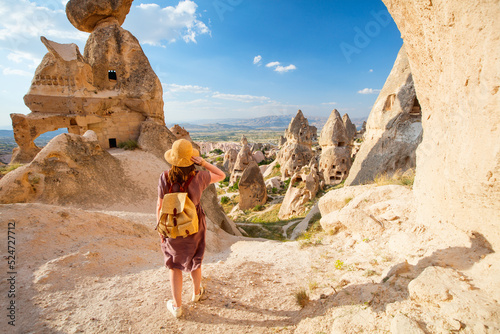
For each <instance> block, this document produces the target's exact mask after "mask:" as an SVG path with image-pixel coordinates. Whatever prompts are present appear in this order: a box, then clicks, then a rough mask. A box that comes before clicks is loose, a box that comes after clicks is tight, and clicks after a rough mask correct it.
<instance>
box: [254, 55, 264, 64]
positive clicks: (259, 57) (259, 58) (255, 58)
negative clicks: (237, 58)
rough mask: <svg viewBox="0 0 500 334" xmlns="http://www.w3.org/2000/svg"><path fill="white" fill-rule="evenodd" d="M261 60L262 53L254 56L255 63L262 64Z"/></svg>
mask: <svg viewBox="0 0 500 334" xmlns="http://www.w3.org/2000/svg"><path fill="white" fill-rule="evenodd" d="M261 60H262V56H261V55H258V56H255V57H254V58H253V63H254V64H255V65H257V64H258V65H260V62H261Z"/></svg>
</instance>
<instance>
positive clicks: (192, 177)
mask: <svg viewBox="0 0 500 334" xmlns="http://www.w3.org/2000/svg"><path fill="white" fill-rule="evenodd" d="M169 172H170V171H165V172H164V174H165V180H166V181H167V194H170V193H171V192H172V188H173V186H174V184H170V183H169V182H168V174H169ZM196 174H198V171H196V172H195V173H194V174H193V175H191V176H190V177H189V178H188V179H187V180H186V182H184V184H183V185H182V184H179V187H180V189H179V190H180V191H181V192H187V189H188V187H189V185H190V184H191V181H193V179H194V177H195V176H196Z"/></svg>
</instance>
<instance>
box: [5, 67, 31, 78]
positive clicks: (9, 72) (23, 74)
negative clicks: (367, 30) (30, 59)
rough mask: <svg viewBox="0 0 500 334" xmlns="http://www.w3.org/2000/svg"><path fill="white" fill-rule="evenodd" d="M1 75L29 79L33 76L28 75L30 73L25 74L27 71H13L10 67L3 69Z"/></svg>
mask: <svg viewBox="0 0 500 334" xmlns="http://www.w3.org/2000/svg"><path fill="white" fill-rule="evenodd" d="M2 73H3V74H4V75H20V76H24V77H31V76H33V73H30V72H27V71H23V70H17V69H13V68H10V67H6V68H4V69H3V71H2Z"/></svg>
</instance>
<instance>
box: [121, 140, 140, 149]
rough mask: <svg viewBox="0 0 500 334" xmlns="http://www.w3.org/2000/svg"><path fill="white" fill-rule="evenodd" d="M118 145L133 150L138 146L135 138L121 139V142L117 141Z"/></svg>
mask: <svg viewBox="0 0 500 334" xmlns="http://www.w3.org/2000/svg"><path fill="white" fill-rule="evenodd" d="M118 147H119V148H122V149H124V150H129V151H133V150H135V149H136V148H139V145H137V142H136V141H135V140H132V139H129V140H126V141H122V142H121V143H119V144H118Z"/></svg>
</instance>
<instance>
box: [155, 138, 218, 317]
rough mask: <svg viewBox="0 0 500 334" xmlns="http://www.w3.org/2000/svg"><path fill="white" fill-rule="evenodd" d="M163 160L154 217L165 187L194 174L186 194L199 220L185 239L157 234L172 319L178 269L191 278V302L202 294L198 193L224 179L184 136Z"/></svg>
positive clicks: (178, 310) (202, 226)
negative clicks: (164, 170) (164, 165)
mask: <svg viewBox="0 0 500 334" xmlns="http://www.w3.org/2000/svg"><path fill="white" fill-rule="evenodd" d="M165 160H167V162H168V163H169V164H171V165H172V168H171V169H170V170H169V171H168V173H162V175H161V176H160V181H159V184H158V204H157V207H156V220H157V221H158V220H159V218H160V210H161V206H162V203H163V197H164V195H165V194H166V193H168V189H169V188H168V186H167V183H168V184H169V185H173V187H172V190H173V191H174V192H175V191H179V189H180V185H183V186H184V183H185V182H186V181H187V180H188V179H189V177H190V176H192V175H194V177H193V178H192V180H191V182H190V183H189V184H188V188H187V193H188V196H189V198H190V199H191V201H193V203H194V205H196V212H197V214H198V219H199V231H198V233H196V234H193V235H189V236H187V237H185V238H182V237H177V238H175V239H172V238H164V237H162V236H161V235H160V237H161V239H162V240H161V249H162V251H163V255H164V257H165V266H167V267H168V268H169V272H170V286H171V289H172V296H173V300H169V301H168V302H167V309H168V310H169V311H170V313H172V315H173V316H174V317H176V318H178V317H180V316H181V315H182V271H185V272H188V273H190V274H191V279H192V281H193V297H192V301H193V302H197V301H198V300H200V298H201V296H202V295H203V292H204V289H203V287H202V286H201V262H202V260H203V254H204V253H205V233H206V223H205V213H204V212H203V209H202V208H201V205H200V199H201V194H202V192H203V190H205V188H206V187H208V186H209V185H210V184H212V183H215V182H219V181H222V180H224V178H225V177H226V175H225V174H224V172H223V171H221V170H220V169H219V168H217V167H215V166H213V165H211V164H209V163H208V162H206V161H205V160H203V158H201V157H200V156H199V152H198V150H196V149H193V146H192V145H191V143H190V142H189V141H187V140H185V139H179V140H177V141H175V142H174V144H173V145H172V149H171V150H168V151H167V152H165ZM194 164H196V165H198V166H201V167H205V169H206V170H203V171H198V172H197V171H196V169H195V166H194Z"/></svg>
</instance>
